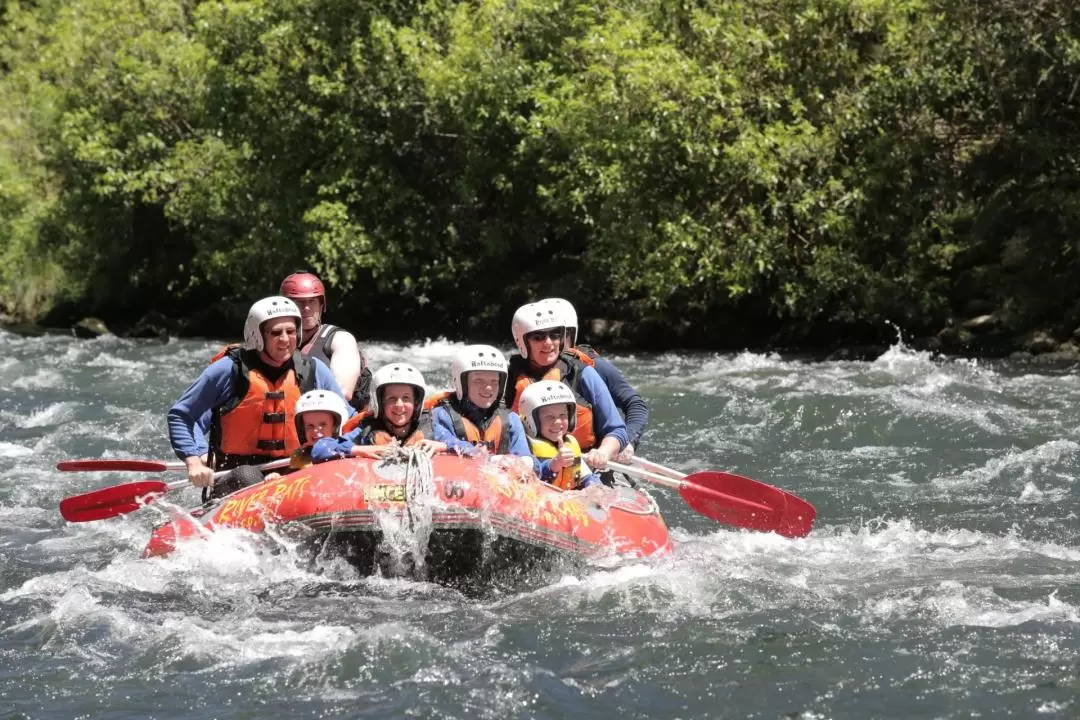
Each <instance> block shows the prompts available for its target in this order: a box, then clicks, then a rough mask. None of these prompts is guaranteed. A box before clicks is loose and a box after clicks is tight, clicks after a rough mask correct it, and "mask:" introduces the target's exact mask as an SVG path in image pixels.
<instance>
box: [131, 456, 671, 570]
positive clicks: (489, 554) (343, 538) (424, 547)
mask: <svg viewBox="0 0 1080 720" xmlns="http://www.w3.org/2000/svg"><path fill="white" fill-rule="evenodd" d="M217 528H241V529H244V530H248V531H251V532H253V533H263V532H265V531H267V529H269V528H272V529H273V530H274V531H275V533H280V534H282V535H285V536H287V537H292V538H299V539H300V540H301V543H300V544H301V546H302V547H304V548H306V549H308V550H309V551H311V552H312V553H314V555H315V556H320V555H325V554H334V555H336V556H341V557H344V558H346V559H347V560H349V562H351V563H352V564H353V565H354V566H356V567H357V568H358V569H359V570H360V571H361V572H363V573H365V574H371V573H376V572H381V573H383V574H389V575H405V576H420V577H422V578H424V579H428V580H433V581H436V582H446V583H450V584H454V583H455V582H456V581H457V580H459V579H463V578H467V579H480V580H486V579H488V578H489V577H490V576H491V575H492V574H493V573H499V572H511V573H516V572H520V571H527V570H529V569H531V568H533V567H536V565H537V564H538V563H544V564H550V562H551V561H552V560H560V559H562V560H565V559H569V560H585V559H589V558H597V557H610V556H614V557H630V558H637V557H648V556H653V555H658V554H662V553H666V552H668V551H670V550H671V548H672V543H671V538H670V537H669V534H668V529H667V526H666V525H665V523H664V520H663V518H662V517H661V516H660V513H659V510H658V508H657V506H656V503H655V502H654V501H653V499H652V497H651V496H650V495H648V494H647V493H644V492H641V491H639V490H637V489H634V488H630V487H606V486H597V487H592V488H588V489H585V490H580V491H562V490H559V489H557V488H555V487H552V486H551V485H548V484H547V483H543V482H540V481H539V480H537V479H536V478H535V476H534V475H533V474H532V473H531V472H527V473H526V472H522V471H521V470H520V464H518V460H517V459H516V458H509V457H503V458H500V457H495V458H490V459H472V458H464V457H459V456H457V455H452V454H444V455H436V456H435V457H434V458H432V459H430V460H429V459H428V458H427V457H426V456H425V455H422V454H420V453H417V452H405V451H402V452H401V453H399V454H398V455H397V456H395V457H391V458H386V459H382V460H377V461H376V460H367V459H358V458H357V459H345V460H337V461H333V462H328V463H323V464H319V465H312V466H310V467H308V468H306V469H303V470H297V471H295V472H293V473H291V474H288V475H285V476H282V477H280V478H277V479H274V480H269V481H265V482H262V483H259V484H257V485H253V486H251V487H248V488H245V489H243V490H240V491H238V492H236V493H233V494H232V495H230V496H228V497H226V498H224V499H223V500H221V501H220V502H219V504H218V505H216V506H214V507H211V508H209V509H206V510H205V511H202V512H193V513H192V514H190V515H187V514H178V515H177V516H176V517H174V518H173V519H172V520H171V521H170V522H168V523H166V524H164V525H161V526H159V527H157V528H156V529H155V530H154V532H153V535H152V536H151V538H150V542H149V544H148V545H147V547H146V550H145V552H144V555H145V556H146V557H155V556H162V555H167V554H169V553H171V552H172V551H173V550H174V549H175V548H176V547H177V545H178V543H182V542H185V541H198V538H203V537H206V534H207V532H212V531H214V530H215V529H217Z"/></svg>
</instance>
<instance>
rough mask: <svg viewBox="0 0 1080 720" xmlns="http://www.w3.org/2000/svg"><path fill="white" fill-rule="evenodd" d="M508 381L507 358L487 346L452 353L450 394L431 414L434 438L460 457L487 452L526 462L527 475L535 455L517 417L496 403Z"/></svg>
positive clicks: (462, 349) (532, 465)
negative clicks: (514, 457)
mask: <svg viewBox="0 0 1080 720" xmlns="http://www.w3.org/2000/svg"><path fill="white" fill-rule="evenodd" d="M506 376H507V372H506V358H505V357H504V356H503V354H502V353H501V352H500V351H499V350H498V349H497V348H494V347H492V346H491V345H466V346H465V347H463V348H461V349H460V350H458V351H457V352H456V353H454V359H453V360H452V361H451V362H450V379H451V381H452V382H453V385H454V390H453V392H452V393H444V394H443V398H442V399H441V400H440V401H439V402H438V403H436V404H435V406H434V408H433V409H432V411H431V424H432V429H433V431H434V437H435V439H436V440H438V441H440V442H443V443H446V446H447V447H448V448H449V449H450V450H453V451H454V452H457V453H460V454H461V455H466V456H470V457H471V456H473V455H475V454H476V453H477V451H478V448H481V447H486V448H487V451H488V452H489V453H490V454H492V455H516V456H519V457H521V458H526V459H527V460H528V462H527V463H525V469H526V470H531V469H534V463H533V455H532V452H531V451H530V450H529V441H528V438H527V437H526V436H525V428H524V427H522V424H521V418H519V417H518V416H517V415H516V414H514V413H513V412H511V411H510V410H508V409H507V408H504V407H502V406H501V404H500V403H499V399H500V398H501V397H502V395H503V392H504V391H505V389H506Z"/></svg>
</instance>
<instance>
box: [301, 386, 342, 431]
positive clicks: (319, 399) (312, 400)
mask: <svg viewBox="0 0 1080 720" xmlns="http://www.w3.org/2000/svg"><path fill="white" fill-rule="evenodd" d="M309 412H325V413H330V414H331V415H333V416H334V417H335V418H337V420H335V423H336V424H335V428H334V430H335V431H334V434H335V435H337V434H338V433H340V432H341V423H343V422H345V418H346V417H348V415H349V411H348V409H347V408H346V407H345V400H344V399H343V398H342V397H341V396H340V395H338V394H337V393H336V392H333V391H332V390H309V391H308V392H306V393H304V394H303V395H301V396H300V399H299V400H297V401H296V408H295V409H294V410H293V415H294V417H295V419H296V434H297V436H298V437H299V438H300V443H301V444H303V443H306V442H307V439H306V438H305V437H304V419H303V415H304V413H309Z"/></svg>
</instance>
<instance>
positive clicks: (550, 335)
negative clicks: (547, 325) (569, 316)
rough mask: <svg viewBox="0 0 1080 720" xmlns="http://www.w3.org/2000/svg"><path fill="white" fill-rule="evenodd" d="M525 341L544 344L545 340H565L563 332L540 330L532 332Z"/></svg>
mask: <svg viewBox="0 0 1080 720" xmlns="http://www.w3.org/2000/svg"><path fill="white" fill-rule="evenodd" d="M525 339H526V340H528V341H529V342H544V341H545V340H555V341H559V340H562V339H563V331H562V330H547V331H544V330H538V331H537V332H531V333H529V334H528V335H526V336H525Z"/></svg>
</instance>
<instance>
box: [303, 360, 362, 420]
mask: <svg viewBox="0 0 1080 720" xmlns="http://www.w3.org/2000/svg"><path fill="white" fill-rule="evenodd" d="M312 360H313V361H314V362H315V387H317V388H318V389H319V390H330V391H332V392H336V393H337V394H338V395H340V396H341V399H342V400H344V401H345V407H346V408H348V410H349V414H348V415H347V416H346V419H348V418H351V417H352V416H353V415H355V414H356V408H354V407H353V406H352V405H350V404H349V400H348V398H346V397H345V393H343V392H341V386H340V385H338V384H337V380H335V379H334V373H333V372H331V370H330V368H329V367H327V366H326V363H324V362H323V361H322V360H320V359H319V358H312Z"/></svg>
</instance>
